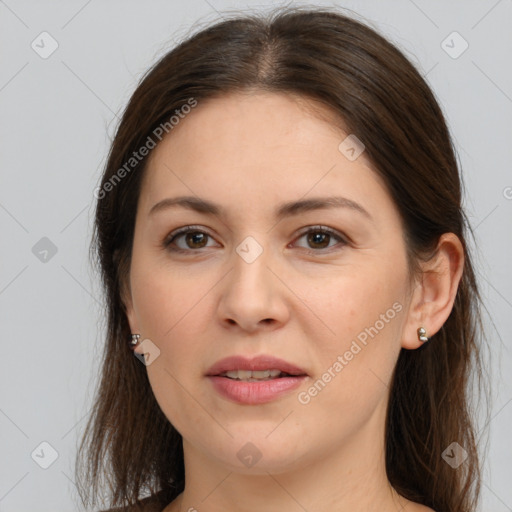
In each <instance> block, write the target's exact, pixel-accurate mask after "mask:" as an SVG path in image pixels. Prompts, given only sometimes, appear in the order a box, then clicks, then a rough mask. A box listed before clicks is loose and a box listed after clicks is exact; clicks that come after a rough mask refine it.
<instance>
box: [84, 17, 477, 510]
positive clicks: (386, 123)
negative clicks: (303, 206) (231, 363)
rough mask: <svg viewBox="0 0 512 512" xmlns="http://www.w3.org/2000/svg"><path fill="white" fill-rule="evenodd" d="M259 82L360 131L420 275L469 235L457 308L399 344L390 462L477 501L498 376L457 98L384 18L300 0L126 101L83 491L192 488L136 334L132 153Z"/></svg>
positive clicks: (218, 34)
mask: <svg viewBox="0 0 512 512" xmlns="http://www.w3.org/2000/svg"><path fill="white" fill-rule="evenodd" d="M247 89H252V90H263V91H270V92H272V91H275V92H285V93H295V94H299V95H302V96H303V97H305V98H311V99H314V100H317V101H320V102H322V103H323V104H324V105H325V106H327V107H328V108H329V109H330V111H332V112H333V113H335V114H337V115H338V116H339V118H340V119H341V120H342V121H343V127H344V128H345V129H348V130H349V133H354V134H357V137H358V138H359V139H360V140H361V141H362V142H363V143H364V145H365V147H366V156H367V157H368V158H369V159H370V161H371V162H372V163H373V165H374V168H375V169H376V171H377V172H378V173H379V174H380V175H381V176H382V177H383V179H384V180H385V183H386V184H387V187H388V190H389V193H390V194H391V196H392V198H393V200H394V202H395V204H396V206H397V207H398V210H399V212H400V215H401V218H402V221H403V224H404V230H405V236H406V240H407V251H408V257H409V263H410V270H411V275H414V273H416V272H418V271H419V266H418V263H419V262H420V261H421V260H422V259H426V258H427V257H428V255H429V254H432V252H433V251H434V250H435V247H436V244H437V241H438V239H439V237H440V235H442V234H443V233H447V232H451V233H455V234H456V235H457V236H458V237H459V239H460V240H461V242H462V244H463V247H464V251H465V266H464V271H463V275H462V278H461V282H460V285H459V288H458V291H457V296H456V299H455V303H454V306H453V309H452V311H451V314H450V316H449V318H448V319H447V321H446V322H445V324H444V325H443V327H442V328H441V330H440V331H439V332H438V333H437V334H436V335H435V336H434V337H433V339H432V340H431V341H430V342H429V343H427V344H425V345H423V346H422V347H421V348H419V349H417V350H405V349H403V350H402V351H401V352H400V355H399V358H398V362H397V365H396V369H395V372H394V376H393V379H392V385H391V387H390V394H389V406H388V414H387V421H386V431H385V435H386V470H387V475H388V479H389V481H390V483H391V485H392V486H393V487H394V488H395V489H396V490H397V491H398V492H399V493H400V494H401V495H403V496H405V497H406V498H408V499H410V500H413V501H416V502H419V503H422V504H424V505H426V506H429V507H431V508H433V509H434V510H436V511H437V512H469V511H472V510H474V507H475V506H476V504H477V500H478V496H479V491H480V478H481V461H480V459H479V457H480V456H479V453H478V444H477V439H476V437H477V436H476V430H475V419H474V418H473V417H472V416H473V414H474V411H473V409H472V406H471V398H472V396H474V395H472V394H471V393H472V389H473V388H472V387H471V384H472V383H473V381H474V380H475V379H473V377H474V376H477V377H478V379H476V382H477V384H480V383H481V378H482V376H483V371H482V364H481V354H480V347H481V339H482V336H481V334H482V332H483V330H482V322H481V313H480V303H481V301H480V296H479V291H478V287H477V282H476V279H475V273H474V269H473V266H472V260H471V257H470V253H469V249H468V241H467V235H468V234H470V232H471V230H470V227H469V223H468V222H467V219H466V216H465V213H464V211H463V209H462V205H461V199H462V198H461V196H462V183H461V176H460V171H459V166H458V163H457V160H456V157H455V151H454V148H453V144H452V141H451V138H450V134H449V131H448V129H447V125H446V122H445V119H444V116H443V113H442V111H441V109H440V107H439V105H438V103H437V101H436V99H435V97H434V95H433V93H432V91H431V90H430V88H429V87H428V85H427V84H426V82H425V81H424V79H423V78H422V77H421V75H420V74H419V73H418V71H417V70H416V69H415V67H414V66H413V65H412V64H411V63H410V62H409V60H408V59H407V58H406V57H405V56H404V55H403V54H402V53H401V52H400V51H399V50H398V49H397V48H396V47H395V46H394V45H392V44H391V43H390V42H388V41H387V40H386V39H384V38H383V37H382V36H380V35H379V34H378V33H377V32H376V31H374V30H373V29H371V28H370V27H368V26H367V25H366V24H365V23H362V22H360V21H357V20H355V19H354V18H353V17H348V16H345V15H344V14H341V13H340V12H338V10H335V9H332V8H300V7H293V8H290V7H286V8H279V9H277V10H274V11H273V12H271V13H267V14H254V13H249V14H246V15H243V16H242V15H238V16H234V17H231V18H230V19H226V20H224V21H221V22H217V23H216V24H214V25H212V26H210V27H207V28H206V29H203V30H201V31H200V32H198V33H196V34H195V35H193V36H190V37H189V38H188V39H187V40H185V41H184V42H182V43H181V44H179V45H178V46H177V47H175V48H174V49H173V50H172V51H170V52H169V53H167V54H166V55H165V56H164V57H163V58H161V59H160V60H159V62H157V63H156V64H155V65H154V66H153V67H152V68H151V69H150V70H149V71H148V72H147V73H146V74H145V76H144V77H143V78H142V79H141V82H140V84H139V86H138V88H137V89H136V90H135V92H134V93H133V95H132V97H131V99H130V101H129V104H128V106H127V108H126V109H125V111H124V113H123V116H122V119H121V121H120V124H119V126H118V128H117V132H116V134H115V138H114V140H113V142H112V146H111V149H110V153H109V156H108V161H107V164H106V167H105V171H104V174H103V177H102V181H101V185H100V187H99V188H98V189H97V192H96V197H97V198H98V201H97V209H96V219H95V233H94V239H93V244H92V246H91V247H92V249H93V251H94V254H95V256H96V257H97V262H98V263H99V270H100V272H101V276H102V282H103V286H104V292H105V301H106V311H107V315H108V316H107V332H106V339H105V346H104V354H103V366H102V368H101V379H100V382H99V386H98V388H97V390H96V399H95V402H94V407H93V410H92V413H91V415H90V418H89V421H88V424H87V427H86V429H85V433H84V435H83V439H82V443H81V445H80V449H79V453H78V457H77V476H78V488H79V492H80V497H81V499H82V502H83V503H84V505H86V506H87V504H89V503H90V504H95V503H97V501H96V500H97V497H98V496H99V494H100V492H101V490H102V489H104V487H105V485H106V487H107V489H108V493H109V506H117V505H127V504H133V503H135V502H136V500H137V499H140V498H141V497H143V496H141V495H142V494H148V493H150V494H151V495H154V497H153V498H152V499H153V501H154V502H155V503H157V504H160V505H161V506H162V508H163V506H164V505H166V504H168V503H169V502H171V501H172V500H173V499H174V498H175V497H176V496H177V495H178V494H179V493H180V492H181V491H182V490H183V488H184V478H185V477H184V463H183V448H182V438H181V436H180V434H179V433H178V432H177V431H176V430H175V429H174V428H173V426H172V425H171V424H170V423H169V421H168V420H167V418H166V417H165V416H164V414H163V412H162V411H161V409H160V407H159V406H158V404H157V402H156V400H155V397H154V395H153V393H152V390H151V386H150V384H149V381H148V377H147V372H146V369H145V366H144V365H143V364H141V363H140V362H139V361H138V360H137V358H135V357H134V356H133V354H132V352H131V351H130V350H129V348H128V340H129V337H130V329H129V325H128V321H127V317H126V312H125V308H124V306H123V302H122V293H123V291H124V290H125V289H126V286H127V277H128V275H129V270H130V256H131V248H132V243H133V234H134V225H135V214H136V210H137V203H138V198H139V192H140V185H141V179H142V176H143V173H144V169H145V166H146V162H147V158H146V157H144V158H141V159H140V161H137V162H136V163H134V161H131V160H130V159H131V158H132V157H133V152H136V151H137V150H138V149H139V148H141V147H142V146H144V145H146V144H147V141H148V137H152V139H153V140H155V136H154V133H155V130H156V129H157V128H158V127H159V126H161V125H162V123H165V122H168V121H169V119H170V118H171V116H173V114H174V113H175V112H176V110H180V109H181V108H183V106H184V105H186V104H190V101H191V99H193V100H194V101H197V102H199V103H200V102H201V101H202V100H204V99H206V98H212V97H215V96H219V95H223V94H225V93H228V92H236V91H244V90H247ZM192 115H193V114H192ZM184 122H186V121H184ZM152 134H153V135H152ZM171 136H172V135H171ZM156 142H158V140H156ZM127 162H131V163H130V166H127V165H126V163H127ZM132 164H133V165H132ZM122 168H124V170H125V172H120V169H122ZM478 389H481V387H480V386H479V387H478ZM478 389H477V391H478ZM454 441H455V442H457V443H458V444H459V445H460V446H461V447H462V448H463V449H464V450H465V452H466V453H467V459H466V461H465V462H464V463H463V464H462V465H461V466H460V467H458V468H457V469H455V468H453V467H452V466H451V465H449V464H448V463H447V462H446V461H445V459H446V457H445V458H443V452H444V451H445V449H447V448H448V447H449V445H450V444H451V443H452V442H454Z"/></svg>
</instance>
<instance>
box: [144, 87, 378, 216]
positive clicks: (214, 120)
mask: <svg viewBox="0 0 512 512" xmlns="http://www.w3.org/2000/svg"><path fill="white" fill-rule="evenodd" d="M347 135H348V134H347V132H346V130H345V129H344V126H343V122H342V120H341V119H340V118H339V116H337V115H336V114H335V113H333V112H332V111H331V110H330V109H329V108H327V107H326V106H324V105H322V104H321V103H319V102H317V101H313V100H310V99H309V98H304V97H300V96H297V95H290V94H282V93H261V92H258V93H236V94H230V95H225V96H221V97H216V98H210V99H207V100H205V101H199V102H198V105H197V106H196V107H195V108H194V109H192V110H191V112H190V113H189V114H187V115H186V116H183V119H181V120H180V122H179V123H178V125H176V126H175V127H174V128H173V129H172V131H171V132H170V133H169V134H168V135H167V136H165V137H164V139H163V140H162V142H161V143H160V144H159V145H158V146H157V147H156V148H155V149H154V150H153V151H152V153H151V154H150V157H149V161H148V165H147V169H146V173H145V177H144V183H143V188H142V192H143V193H142V195H143V196H144V198H146V199H147V201H146V202H147V203H148V204H147V208H149V207H150V205H149V203H151V202H152V203H154V202H156V201H157V200H161V199H162V198H163V196H165V195H166V194H167V195H169V194H170V193H171V192H172V193H174V192H176V193H177V194H178V193H179V194H185V195H188V196H190V195H198V196H202V197H207V196H210V197H212V195H213V197H219V196H222V198H223V200H225V201H228V202H229V201H233V200H235V199H236V200H238V201H243V199H244V197H245V198H246V200H247V201H252V200H254V199H255V198H258V200H259V202H260V204H263V203H264V200H265V199H267V200H269V201H270V200H271V201H274V202H276V201H279V202H281V200H279V199H283V197H284V198H285V199H287V200H290V199H297V198H300V197H302V196H304V195H306V194H308V192H309V191H312V195H325V194H326V193H327V192H329V191H332V189H333V188H336V189H337V191H338V192H340V193H343V192H345V190H346V191H348V192H350V193H351V194H353V195H355V196H358V195H359V196H361V195H364V193H365V190H366V191H368V189H369V187H371V186H374V187H375V186H376V187H377V188H381V189H382V188H383V183H382V181H381V179H380V177H379V176H378V175H377V174H376V173H375V172H374V170H373V169H372V166H371V164H370V163H369V161H368V160H367V159H366V157H365V155H364V153H363V154H362V155H361V156H359V157H358V158H357V160H355V161H350V160H349V159H347V158H346V157H345V156H344V155H343V154H342V153H341V152H340V150H339V145H340V143H341V142H342V141H343V140H344V139H345V138H346V137H347ZM313 189H314V190H313ZM313 192H314V193H313ZM281 196H283V197H281ZM144 198H141V200H142V199H144ZM220 202H222V201H220Z"/></svg>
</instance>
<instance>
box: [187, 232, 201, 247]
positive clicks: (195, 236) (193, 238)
mask: <svg viewBox="0 0 512 512" xmlns="http://www.w3.org/2000/svg"><path fill="white" fill-rule="evenodd" d="M203 239H206V236H205V234H204V233H188V234H187V243H188V242H191V243H192V244H200V243H201V241H203V242H204V240H203ZM194 247H195V245H194Z"/></svg>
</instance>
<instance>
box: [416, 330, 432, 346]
mask: <svg viewBox="0 0 512 512" xmlns="http://www.w3.org/2000/svg"><path fill="white" fill-rule="evenodd" d="M426 334H427V331H426V330H425V328H424V327H420V328H419V329H418V339H419V340H420V341H421V342H422V343H425V342H427V341H429V339H430V338H428V337H427V335H426Z"/></svg>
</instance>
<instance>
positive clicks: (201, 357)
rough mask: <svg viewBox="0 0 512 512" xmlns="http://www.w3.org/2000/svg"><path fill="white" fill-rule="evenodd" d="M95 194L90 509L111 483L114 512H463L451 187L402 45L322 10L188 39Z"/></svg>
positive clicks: (463, 260)
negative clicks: (99, 303) (96, 328)
mask: <svg viewBox="0 0 512 512" xmlns="http://www.w3.org/2000/svg"><path fill="white" fill-rule="evenodd" d="M95 195H96V197H97V198H98V203H97V212H96V225H95V226H96V233H95V248H96V250H97V253H98V256H99V263H100V267H101V273H102V277H103V282H104V288H105V292H106V302H107V311H108V332H107V338H106V346H105V359H104V365H103V368H102V378H101V383H100V388H99V391H98V395H97V400H96V402H95V408H94V411H93V414H92V416H91V418H90V420H89V424H88V427H87V430H86V433H85V435H84V439H83V443H82V446H81V452H80V454H81V455H84V460H85V462H86V464H87V471H86V472H85V476H84V482H85V483H81V482H79V483H80V486H81V495H82V499H83V501H84V504H85V503H87V501H88V500H89V498H91V499H90V501H91V502H92V503H96V501H95V498H96V496H97V494H98V493H99V491H100V489H99V487H100V480H101V477H104V478H105V479H106V481H107V483H108V485H109V488H110V490H111V496H110V501H109V506H116V507H118V506H125V505H131V507H130V508H127V509H126V510H155V511H156V510H158V511H162V510H164V511H165V512H177V511H179V510H181V511H193V510H197V511H202V510H205V511H211V512H213V511H218V510H224V511H227V510H229V511H235V510H237V511H241V510H243V511H253V510H266V511H273V510H286V511H295V510H297V511H299V510H311V511H313V510H314V511H325V510H336V511H349V510H350V511H351V512H356V511H362V510H379V511H380V512H387V511H395V510H407V511H408V512H415V511H436V512H450V511H457V512H467V511H470V510H474V507H475V505H476V502H477V499H478V494H479V484H480V480H479V478H480V461H479V457H478V453H477V448H476V441H475V429H474V425H473V420H472V418H471V416H470V407H469V400H470V396H469V394H468V383H469V379H470V377H471V376H472V375H475V374H479V372H480V367H479V332H480V331H479V329H480V316H479V309H478V305H479V295H478V288H477V284H476V282H475V276H474V271H473V267H472V263H471V258H470V254H469V251H468V247H467V243H466V231H467V223H466V220H465V216H464V212H463V210H462V208H461V184H460V176H459V170H458V166H457V163H456V159H455V156H454V150H453V147H452V143H451V140H450V135H449V133H448V130H447V127H446V123H445V120H444V118H443V114H442V112H441V110H440V108H439V106H438V104H437V102H436V100H435V98H434V96H433V94H432V92H431V91H430V89H429V87H428V86H427V84H426V83H425V81H424V80H423V79H422V77H421V76H420V74H419V73H418V72H417V71H416V69H415V68H414V67H413V66H412V65H411V63H409V61H408V60H407V59H406V58H405V57H404V56H403V55H402V54H401V53H400V52H399V51H398V50H397V49H396V48H395V47H394V46H393V45H391V44H390V43H389V42H388V41H386V40H385V39H383V38H382V37H381V36H380V35H378V34H377V33H376V32H375V31H373V30H372V29H370V28H368V27H367V26H366V25H364V24H362V23H360V22H358V21H355V20H354V19H351V18H348V17H345V16H344V15H342V14H340V13H338V12H336V11H334V10H328V9H315V10H309V9H300V8H295V9H291V8H287V9H280V10H278V11H275V12H274V13H273V14H271V15H269V16H268V17H265V16H256V15H248V16H246V17H240V18H235V19H230V20H227V21H223V22H220V23H218V24H215V25H214V26H211V27H209V28H207V29H205V30H202V31H201V32H200V33H198V34H196V35H194V36H193V37H190V38H189V39H188V40H186V41H185V42H183V43H182V44H180V45H179V46H178V47H177V48H175V49H174V50H172V51H170V52H169V53H168V54H167V55H165V56H164V57H163V58H162V59H161V60H160V62H158V63H157V64H156V65H155V66H154V67H153V68H152V69H151V70H150V71H149V72H148V73H147V74H146V76H145V77H144V78H143V80H142V81H141V83H140V85H139V87H138V88H137V90H136V91H135V93H134V94H133V96H132V98H131V100H130V102H129V105H128V107H127V108H126V111H125V112H124V115H123V117H122V120H121V123H120V125H119V128H118V130H117V133H116V136H115V139H114V141H113V144H112V148H111V151H110V155H109V159H108V163H107V165H106V169H105V172H104V175H103V178H102V182H101V185H100V187H98V189H97V190H96V192H95ZM130 348H131V349H133V353H132V352H131V351H130ZM134 355H135V356H136V357H134ZM142 493H145V494H148V493H149V494H150V496H149V497H147V498H146V499H144V500H142V501H140V496H141V494H142ZM119 510H121V509H119ZM123 510H125V509H123Z"/></svg>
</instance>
